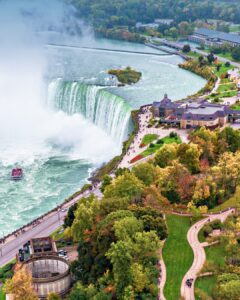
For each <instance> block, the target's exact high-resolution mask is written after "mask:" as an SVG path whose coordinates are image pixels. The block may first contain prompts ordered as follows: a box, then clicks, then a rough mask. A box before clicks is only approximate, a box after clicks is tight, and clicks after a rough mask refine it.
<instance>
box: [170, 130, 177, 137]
mask: <svg viewBox="0 0 240 300" xmlns="http://www.w3.org/2000/svg"><path fill="white" fill-rule="evenodd" d="M169 137H170V138H176V137H177V133H176V132H174V131H172V132H170V134H169Z"/></svg>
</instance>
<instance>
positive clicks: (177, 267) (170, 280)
mask: <svg viewBox="0 0 240 300" xmlns="http://www.w3.org/2000/svg"><path fill="white" fill-rule="evenodd" d="M167 226H168V232H169V236H168V238H167V240H166V242H165V244H164V247H163V259H164V262H165V264H166V269H167V281H166V284H165V288H164V295H165V297H166V299H167V300H177V299H179V297H180V287H181V282H182V279H183V276H184V275H185V273H186V272H187V270H188V269H189V268H190V267H191V265H192V262H193V252H192V249H191V247H190V246H189V244H188V241H187V232H188V229H189V228H190V226H191V225H190V219H189V218H187V217H180V216H176V215H168V216H167Z"/></svg>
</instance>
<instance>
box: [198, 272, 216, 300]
mask: <svg viewBox="0 0 240 300" xmlns="http://www.w3.org/2000/svg"><path fill="white" fill-rule="evenodd" d="M215 284H216V276H207V277H200V278H198V279H197V281H196V283H195V289H196V290H197V289H199V290H201V291H202V292H204V294H206V295H208V296H211V294H212V289H213V287H214V285H215ZM195 299H196V300H202V297H199V296H198V293H196V295H195Z"/></svg>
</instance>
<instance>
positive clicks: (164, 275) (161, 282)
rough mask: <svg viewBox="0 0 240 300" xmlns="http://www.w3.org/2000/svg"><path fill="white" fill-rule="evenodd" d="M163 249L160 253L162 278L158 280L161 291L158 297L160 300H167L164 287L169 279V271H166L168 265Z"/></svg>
mask: <svg viewBox="0 0 240 300" xmlns="http://www.w3.org/2000/svg"><path fill="white" fill-rule="evenodd" d="M162 248H163V247H161V250H160V252H159V257H160V260H159V262H158V263H159V267H160V276H159V280H158V289H159V296H158V300H166V298H165V296H164V293H163V289H164V285H165V283H166V279H167V270H166V265H165V263H164V260H163V257H162Z"/></svg>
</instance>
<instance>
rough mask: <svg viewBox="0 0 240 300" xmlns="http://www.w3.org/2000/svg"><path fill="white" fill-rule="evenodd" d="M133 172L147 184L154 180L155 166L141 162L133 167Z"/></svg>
mask: <svg viewBox="0 0 240 300" xmlns="http://www.w3.org/2000/svg"><path fill="white" fill-rule="evenodd" d="M132 171H133V174H134V175H135V176H136V177H137V178H138V179H140V180H141V181H142V182H143V183H144V184H145V185H147V186H149V185H150V184H152V183H153V182H154V179H155V176H156V172H155V167H154V166H153V165H152V164H150V163H141V164H139V165H136V166H135V167H133V170H132Z"/></svg>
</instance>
